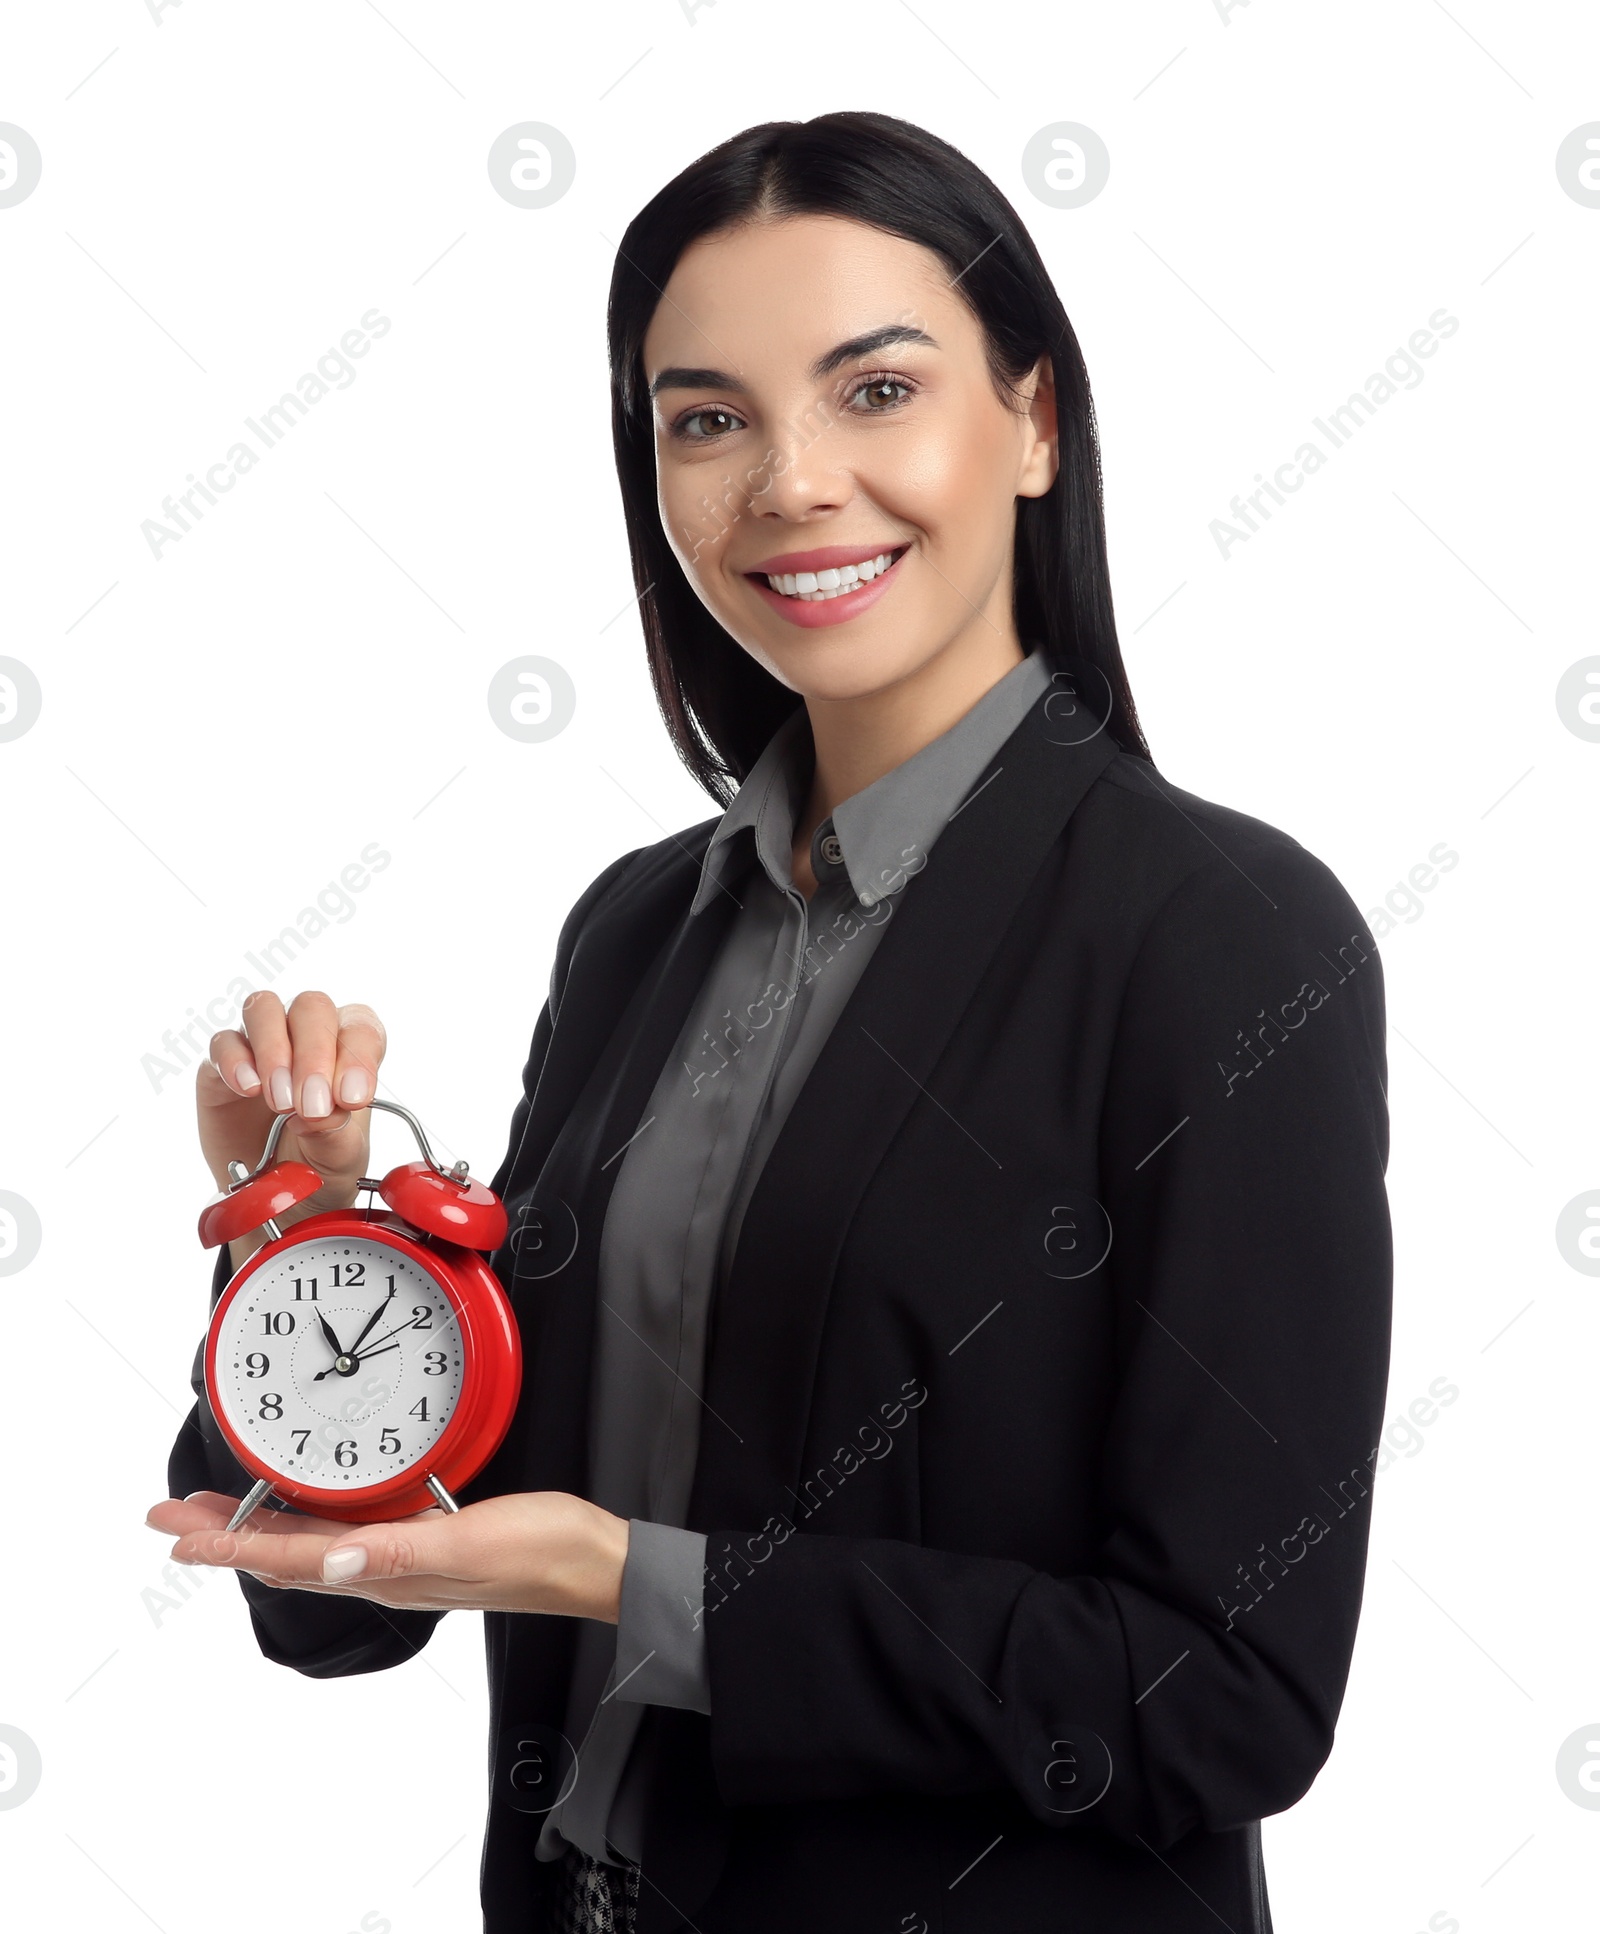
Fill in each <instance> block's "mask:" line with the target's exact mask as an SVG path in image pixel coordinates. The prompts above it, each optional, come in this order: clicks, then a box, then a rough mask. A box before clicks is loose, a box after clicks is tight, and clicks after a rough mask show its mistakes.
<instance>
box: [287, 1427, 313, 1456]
mask: <svg viewBox="0 0 1600 1934" xmlns="http://www.w3.org/2000/svg"><path fill="white" fill-rule="evenodd" d="M289 1435H290V1436H291V1437H298V1438H299V1439H300V1441H299V1443H298V1444H296V1445H295V1447H294V1454H295V1456H296V1457H304V1456H305V1454H306V1445H307V1444H308V1443H309V1442H310V1441H311V1432H310V1431H309V1430H292V1431H290V1433H289Z"/></svg>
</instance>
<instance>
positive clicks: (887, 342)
mask: <svg viewBox="0 0 1600 1934" xmlns="http://www.w3.org/2000/svg"><path fill="white" fill-rule="evenodd" d="M903 343H923V344H925V345H926V346H927V347H928V348H929V349H937V348H938V347H939V345H938V344H937V343H936V342H935V341H934V339H933V337H932V336H930V335H929V334H928V332H927V331H926V330H925V329H917V328H914V327H913V326H912V325H911V324H910V323H904V322H891V323H887V324H885V326H884V327H883V328H882V329H868V330H866V331H865V332H864V333H863V334H862V335H859V336H852V337H851V338H850V339H849V341H848V342H841V343H835V344H834V346H833V348H832V349H830V350H828V351H827V353H826V354H825V355H821V356H819V357H818V358H817V360H816V361H815V362H814V363H813V364H812V365H811V374H812V375H813V376H831V375H832V374H833V372H834V371H835V370H836V369H842V368H843V367H844V365H845V364H846V363H850V362H854V361H855V360H856V359H857V358H858V357H861V356H871V355H874V354H875V353H876V352H877V351H878V350H880V349H888V348H891V347H894V346H898V345H900V344H903ZM744 387H745V385H744V383H743V382H742V381H741V380H740V379H739V378H738V377H737V376H730V375H729V374H728V372H727V371H726V370H725V369H685V368H679V367H676V366H674V367H673V368H670V369H664V370H662V371H661V372H660V374H659V375H658V376H656V377H655V378H654V379H653V380H652V381H651V384H650V394H651V395H652V396H659V395H660V394H661V392H662V391H663V390H664V389H720V390H743V389H744Z"/></svg>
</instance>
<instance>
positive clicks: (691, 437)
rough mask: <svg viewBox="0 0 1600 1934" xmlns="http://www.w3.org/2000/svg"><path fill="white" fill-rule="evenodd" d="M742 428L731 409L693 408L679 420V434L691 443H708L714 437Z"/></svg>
mask: <svg viewBox="0 0 1600 1934" xmlns="http://www.w3.org/2000/svg"><path fill="white" fill-rule="evenodd" d="M742 428H743V425H742V424H741V423H740V421H739V419H738V417H736V416H735V415H734V414H733V412H732V411H731V410H691V411H690V412H689V414H688V415H687V416H685V417H682V418H680V419H679V422H678V434H679V435H680V436H682V437H686V438H687V439H688V441H689V442H690V443H707V442H709V441H710V440H711V439H712V438H713V437H719V436H726V435H727V434H728V432H729V431H730V430H738V429H742Z"/></svg>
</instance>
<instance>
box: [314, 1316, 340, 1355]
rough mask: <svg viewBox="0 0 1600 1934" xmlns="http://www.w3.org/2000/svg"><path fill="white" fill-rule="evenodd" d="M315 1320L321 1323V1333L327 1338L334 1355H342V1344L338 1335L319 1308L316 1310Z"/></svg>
mask: <svg viewBox="0 0 1600 1934" xmlns="http://www.w3.org/2000/svg"><path fill="white" fill-rule="evenodd" d="M317 1321H318V1322H319V1323H320V1324H321V1325H322V1334H323V1335H324V1336H325V1337H326V1338H327V1339H328V1343H329V1345H330V1347H331V1348H332V1350H333V1354H334V1355H335V1356H343V1355H344V1354H345V1348H344V1345H343V1344H342V1343H341V1342H340V1341H339V1339H338V1337H336V1336H335V1335H334V1333H333V1327H332V1325H331V1324H330V1323H329V1321H328V1319H327V1317H325V1316H324V1315H323V1313H322V1311H321V1310H318V1311H317Z"/></svg>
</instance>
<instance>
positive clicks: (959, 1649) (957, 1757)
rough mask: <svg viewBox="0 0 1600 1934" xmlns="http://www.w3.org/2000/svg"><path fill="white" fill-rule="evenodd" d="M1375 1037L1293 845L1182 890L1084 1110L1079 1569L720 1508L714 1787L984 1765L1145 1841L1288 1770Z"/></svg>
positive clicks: (1300, 1765)
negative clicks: (1104, 1241) (1095, 1477)
mask: <svg viewBox="0 0 1600 1934" xmlns="http://www.w3.org/2000/svg"><path fill="white" fill-rule="evenodd" d="M1383 1037H1384V1022H1383V983H1382V975H1381V970H1380V967H1379V962H1378V954H1377V947H1376V943H1375V942H1374V941H1373V939H1372V937H1371V935H1370V933H1369V932H1368V931H1367V928H1366V926H1365V923H1364V922H1363V921H1362V919H1361V917H1360V914H1359V913H1358V911H1357V909H1356V908H1355V907H1354V905H1353V904H1352V903H1351V901H1350V900H1349V897H1348V896H1347V895H1346V894H1345V892H1344V891H1343V889H1342V888H1341V887H1340V886H1339V884H1338V882H1337V881H1336V880H1335V879H1334V877H1333V875H1332V874H1331V873H1330V872H1329V871H1328V870H1327V868H1326V867H1324V866H1322V865H1321V863H1320V862H1319V861H1317V860H1315V859H1313V858H1312V857H1311V856H1310V855H1309V854H1307V853H1305V852H1304V851H1303V850H1302V849H1300V848H1298V847H1296V846H1293V845H1292V843H1289V842H1285V843H1284V847H1283V848H1281V849H1274V850H1269V851H1268V852H1267V853H1266V854H1265V855H1264V856H1263V857H1261V858H1259V859H1257V858H1251V859H1250V861H1249V874H1248V876H1247V875H1246V874H1245V873H1243V872H1241V871H1240V870H1239V869H1238V867H1236V866H1235V865H1234V864H1233V862H1232V861H1230V860H1226V859H1218V860H1215V861H1210V862H1207V863H1206V864H1204V865H1202V866H1201V867H1200V868H1199V869H1198V870H1197V871H1196V872H1194V873H1192V874H1190V875H1189V876H1188V878H1187V879H1186V880H1185V881H1184V882H1183V883H1182V884H1181V885H1180V886H1179V887H1178V888H1177V889H1176V890H1175V891H1174V892H1173V894H1172V895H1171V897H1170V898H1169V899H1168V900H1167V901H1166V902H1165V904H1164V905H1163V906H1162V907H1161V908H1160V909H1159V911H1158V912H1157V913H1156V914H1155V915H1154V917H1153V918H1152V920H1151V922H1150V924H1149V927H1148V929H1147V932H1146V934H1145V937H1144V939H1143V941H1142V942H1141V943H1140V945H1139V948H1138V951H1137V954H1136V957H1135V960H1134V964H1133V967H1132V969H1131V971H1130V973H1129V977H1128V981H1127V985H1126V992H1125V997H1124V1001H1123V1006H1122V1011H1121V1015H1120V1019H1119V1021H1118V1025H1117V1029H1116V1033H1115V1038H1114V1042H1113V1044H1112V1049H1111V1060H1110V1065H1109V1071H1108V1085H1107V1090H1106V1100H1105V1103H1104V1106H1103V1110H1102V1120H1101V1128H1100V1155H1101V1199H1102V1202H1103V1205H1104V1207H1105V1208H1106V1209H1107V1211H1108V1213H1109V1215H1110V1218H1111V1223H1112V1228H1113V1244H1112V1250H1111V1255H1110V1258H1109V1260H1108V1263H1107V1265H1106V1267H1107V1268H1108V1269H1109V1271H1110V1294H1111V1297H1112V1300H1113V1309H1114V1322H1115V1325H1116V1338H1117V1344H1116V1364H1117V1367H1116V1374H1115V1387H1114V1390H1113V1392H1112V1393H1111V1408H1110V1411H1109V1417H1108V1423H1107V1428H1106V1433H1105V1438H1104V1445H1103V1456H1102V1463H1101V1505H1102V1521H1103V1523H1104V1525H1105V1534H1104V1537H1103V1540H1102V1541H1101V1544H1100V1548H1099V1551H1098V1554H1097V1559H1096V1563H1095V1566H1094V1568H1093V1570H1092V1571H1089V1572H1085V1573H1084V1574H1082V1575H1076V1576H1067V1577H1057V1576H1054V1575H1051V1574H1048V1573H1046V1572H1043V1571H1039V1570H1036V1569H1033V1568H1032V1567H1030V1566H1029V1565H1027V1564H1024V1563H1020V1562H1011V1561H1009V1560H1005V1559H997V1558H993V1557H986V1556H976V1555H970V1554H966V1553H962V1552H956V1551H940V1550H931V1549H927V1548H924V1547H920V1546H914V1545H911V1544H906V1543H900V1542H896V1541H892V1540H887V1539H872V1538H854V1537H827V1536H823V1535H817V1534H806V1533H798V1534H795V1535H788V1536H785V1538H784V1541H783V1542H782V1543H781V1544H780V1543H779V1542H778V1539H777V1536H773V1537H772V1538H771V1540H770V1542H768V1543H765V1544H763V1543H762V1542H761V1541H760V1537H759V1534H758V1537H757V1539H755V1540H752V1538H751V1535H750V1533H749V1531H748V1530H746V1531H745V1532H744V1533H743V1534H742V1535H741V1534H739V1533H735V1532H719V1533H717V1534H715V1535H713V1536H712V1537H711V1539H710V1543H709V1549H708V1561H709V1569H708V1581H709V1578H710V1576H711V1573H712V1572H714V1571H715V1570H716V1569H717V1568H718V1567H719V1566H727V1565H728V1564H729V1563H730V1560H731V1555H732V1554H734V1553H739V1554H742V1562H743V1567H744V1570H745V1571H746V1572H748V1571H749V1568H750V1560H751V1558H752V1557H754V1558H755V1559H757V1560H758V1561H759V1560H761V1559H763V1558H764V1559H765V1560H766V1562H764V1563H763V1562H757V1564H756V1569H755V1572H754V1574H753V1575H751V1576H749V1578H748V1580H747V1582H745V1583H744V1584H743V1585H742V1586H741V1588H740V1589H739V1590H738V1591H735V1592H732V1593H729V1594H725V1595H723V1596H722V1597H721V1598H720V1600H718V1601H717V1602H716V1603H715V1604H714V1605H712V1604H710V1602H709V1601H708V1610H707V1614H706V1626H707V1632H708V1651H709V1670H710V1687H711V1695H712V1696H711V1698H710V1701H709V1704H710V1727H711V1744H712V1757H713V1763H714V1766H715V1769H716V1774H717V1780H718V1786H719V1789H720V1791H721V1793H722V1797H723V1798H724V1800H725V1801H727V1802H728V1803H730V1804H741V1803H747V1804H748V1803H754V1804H760V1803H774V1802H776V1803H783V1802H799V1801H811V1800H839V1799H849V1798H852V1797H857V1796H865V1795H869V1794H878V1793H890V1792H895V1791H898V1792H906V1793H918V1794H955V1793H965V1792H973V1791H981V1790H984V1789H989V1788H995V1787H1005V1788H1009V1789H1011V1791H1012V1792H1013V1793H1014V1794H1015V1795H1017V1796H1019V1797H1020V1799H1021V1801H1022V1803H1023V1805H1024V1806H1025V1807H1026V1808H1027V1809H1028V1810H1029V1812H1030V1813H1031V1814H1032V1815H1033V1816H1034V1817H1035V1818H1037V1819H1038V1820H1039V1821H1041V1822H1044V1823H1045V1824H1047V1825H1050V1826H1054V1827H1056V1828H1058V1829H1061V1830H1063V1831H1074V1830H1077V1831H1083V1830H1091V1831H1098V1832H1102V1833H1108V1834H1110V1835H1112V1836H1114V1837H1116V1838H1118V1839H1121V1840H1124V1841H1128V1842H1135V1841H1144V1842H1145V1843H1146V1844H1148V1845H1153V1846H1155V1847H1158V1848H1159V1847H1166V1846H1170V1845H1171V1844H1172V1843H1173V1842H1174V1841H1176V1840H1178V1839H1179V1838H1181V1837H1182V1836H1183V1835H1184V1834H1185V1833H1186V1832H1188V1831H1190V1830H1191V1829H1192V1828H1194V1827H1195V1826H1197V1825H1198V1826H1201V1827H1204V1828H1206V1829H1208V1830H1210V1831H1223V1830H1226V1829H1229V1828H1232V1827H1236V1826H1240V1825H1243V1824H1245V1823H1247V1822H1250V1821H1253V1820H1258V1819H1260V1818H1262V1817H1263V1816H1264V1815H1267V1814H1271V1813H1275V1812H1279V1811H1281V1810H1282V1809H1284V1808H1285V1807H1288V1806H1290V1805H1292V1804H1293V1803H1294V1802H1295V1801H1296V1800H1297V1799H1299V1798H1300V1797H1301V1795H1302V1794H1303V1793H1304V1792H1305V1791H1306V1790H1307V1789H1308V1787H1309V1786H1310V1784H1311V1782H1312V1780H1313V1778H1314V1777H1315V1775H1316V1772H1317V1770H1318V1768H1319V1767H1320V1766H1321V1765H1322V1763H1323V1761H1324V1760H1325V1758H1326V1756H1327V1754H1328V1752H1329V1750H1330V1748H1331V1745H1332V1741H1333V1731H1334V1723H1335V1720H1336V1717H1337V1714H1338V1710H1339V1705H1340V1702H1341V1699H1342V1696H1343V1691H1344V1686H1345V1681H1346V1677H1347V1674H1348V1670H1349V1664H1350V1657H1351V1652H1352V1648H1353V1645H1354V1641H1355V1631H1356V1621H1357V1615H1358V1613H1359V1609H1360V1603H1361V1591H1362V1578H1363V1573H1364V1568H1365V1559H1366V1544H1367V1525H1368V1515H1369V1504H1370V1500H1369V1496H1368V1493H1369V1491H1370V1487H1371V1483H1372V1476H1373V1470H1372V1466H1373V1459H1374V1457H1375V1455H1376V1448H1375V1447H1376V1445H1377V1443H1378V1439H1379V1432H1380V1429H1381V1423H1382V1414H1383V1402H1384V1395H1385V1388H1386V1382H1387V1374H1388V1359H1389V1317H1390V1288H1391V1247H1390V1232H1389V1217H1388V1205H1387V1200H1386V1196H1385V1191H1384V1171H1385V1167H1386V1163H1387V1155H1388V1118H1387V1103H1386V1092H1385V1060H1384V1038H1383ZM996 1401H997V1402H1000V1401H1004V1392H1003V1390H997V1393H996ZM931 1414H932V1413H931V1410H930V1416H931ZM973 1455H974V1458H975V1460H976V1461H977V1464H978V1466H979V1467H980V1469H981V1463H982V1447H981V1445H979V1446H975V1447H974V1452H973ZM767 1529H768V1530H769V1531H771V1530H772V1526H771V1525H770V1524H769V1526H768V1527H767Z"/></svg>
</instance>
